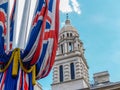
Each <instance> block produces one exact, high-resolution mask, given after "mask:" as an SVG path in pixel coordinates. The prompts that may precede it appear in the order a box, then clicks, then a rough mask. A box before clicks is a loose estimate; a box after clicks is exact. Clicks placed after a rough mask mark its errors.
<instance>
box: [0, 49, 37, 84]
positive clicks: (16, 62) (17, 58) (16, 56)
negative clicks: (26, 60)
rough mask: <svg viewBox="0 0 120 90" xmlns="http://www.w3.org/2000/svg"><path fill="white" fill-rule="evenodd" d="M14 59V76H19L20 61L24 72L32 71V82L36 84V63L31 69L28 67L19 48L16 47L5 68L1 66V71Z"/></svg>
mask: <svg viewBox="0 0 120 90" xmlns="http://www.w3.org/2000/svg"><path fill="white" fill-rule="evenodd" d="M12 61H13V68H12V76H17V74H18V65H19V63H20V67H21V69H22V70H23V71H24V72H26V73H31V72H32V84H33V85H35V84H36V65H34V66H31V68H30V69H26V68H25V67H24V65H23V62H22V60H21V57H20V49H19V48H16V49H14V50H13V52H12V55H11V57H10V60H9V61H8V63H7V64H6V65H5V67H4V68H3V69H1V68H0V72H5V71H6V70H7V69H8V67H9V66H10V64H11V62H12Z"/></svg>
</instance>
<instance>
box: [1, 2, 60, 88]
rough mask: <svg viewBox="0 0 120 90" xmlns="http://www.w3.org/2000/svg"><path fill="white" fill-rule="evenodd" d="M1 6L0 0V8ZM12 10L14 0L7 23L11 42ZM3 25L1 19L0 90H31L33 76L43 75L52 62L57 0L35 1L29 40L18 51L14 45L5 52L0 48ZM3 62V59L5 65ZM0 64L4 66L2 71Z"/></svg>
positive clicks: (57, 19) (55, 34) (54, 54)
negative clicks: (22, 48) (8, 22)
mask: <svg viewBox="0 0 120 90" xmlns="http://www.w3.org/2000/svg"><path fill="white" fill-rule="evenodd" d="M3 1H5V0H3ZM1 5H2V4H1V1H0V8H1ZM15 9H16V0H14V5H13V10H12V14H11V22H10V41H11V45H12V42H13V40H12V39H13V38H14V37H13V28H14V13H15ZM0 10H1V9H0ZM0 14H1V13H0ZM5 16H6V15H5ZM0 20H1V18H0ZM1 22H2V24H1ZM3 24H5V22H3V21H2V20H1V21H0V55H2V54H3V53H4V57H1V56H0V71H4V72H0V90H9V89H11V90H33V84H34V81H35V79H40V78H44V77H46V76H47V75H48V74H49V72H50V70H51V68H52V66H53V63H54V59H55V56H56V50H57V43H58V32H59V0H37V6H36V10H35V14H34V17H33V21H32V26H31V30H30V35H29V40H28V43H27V45H26V48H25V49H24V50H22V51H20V49H18V48H17V49H14V50H11V51H10V53H9V54H6V53H5V50H4V49H3V48H2V47H4V39H3V37H2V36H3V35H2V33H3V31H4V27H3V26H4V25H3ZM3 61H6V62H7V63H6V64H5V66H4V65H3V63H4V62H3ZM1 67H2V69H3V68H5V67H7V68H6V69H5V70H4V69H3V70H2V69H1ZM8 82H9V83H8Z"/></svg>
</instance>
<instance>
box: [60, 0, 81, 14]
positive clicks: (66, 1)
mask: <svg viewBox="0 0 120 90" xmlns="http://www.w3.org/2000/svg"><path fill="white" fill-rule="evenodd" d="M60 11H61V12H63V13H69V12H76V13H77V14H81V10H80V4H79V3H78V1H77V0H60Z"/></svg>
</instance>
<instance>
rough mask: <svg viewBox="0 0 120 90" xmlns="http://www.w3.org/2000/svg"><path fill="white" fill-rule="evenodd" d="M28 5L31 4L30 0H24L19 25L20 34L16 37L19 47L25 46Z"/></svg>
mask: <svg viewBox="0 0 120 90" xmlns="http://www.w3.org/2000/svg"><path fill="white" fill-rule="evenodd" d="M30 6H31V0H25V5H24V11H23V16H22V22H21V27H20V34H19V37H18V47H19V48H20V49H24V48H25V43H26V35H27V28H28V21H29V13H30Z"/></svg>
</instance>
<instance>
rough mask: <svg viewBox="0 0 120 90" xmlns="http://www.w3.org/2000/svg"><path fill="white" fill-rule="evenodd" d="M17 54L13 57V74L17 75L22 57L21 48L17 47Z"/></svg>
mask: <svg viewBox="0 0 120 90" xmlns="http://www.w3.org/2000/svg"><path fill="white" fill-rule="evenodd" d="M14 52H15V54H14V58H13V68H12V76H17V73H18V62H19V59H20V49H18V48H17V49H15V51H14Z"/></svg>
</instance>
